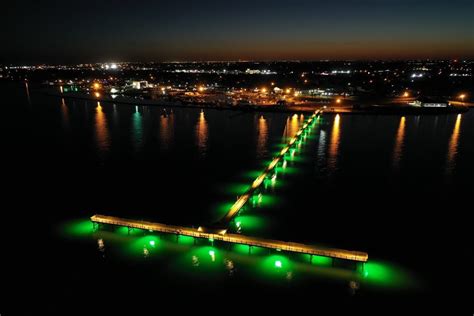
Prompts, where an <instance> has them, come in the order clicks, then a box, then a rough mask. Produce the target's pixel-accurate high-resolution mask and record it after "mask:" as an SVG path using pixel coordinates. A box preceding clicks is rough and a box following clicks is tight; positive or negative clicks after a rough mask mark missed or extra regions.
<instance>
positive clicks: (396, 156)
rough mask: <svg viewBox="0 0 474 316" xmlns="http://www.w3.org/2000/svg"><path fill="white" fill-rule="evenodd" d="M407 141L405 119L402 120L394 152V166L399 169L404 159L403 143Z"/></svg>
mask: <svg viewBox="0 0 474 316" xmlns="http://www.w3.org/2000/svg"><path fill="white" fill-rule="evenodd" d="M404 139H405V117H404V116H402V118H401V119H400V125H399V126H398V131H397V138H396V139H395V148H394V150H393V165H394V166H395V167H398V165H399V163H400V159H401V158H402V150H403V141H404Z"/></svg>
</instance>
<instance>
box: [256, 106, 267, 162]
mask: <svg viewBox="0 0 474 316" xmlns="http://www.w3.org/2000/svg"><path fill="white" fill-rule="evenodd" d="M257 133H258V136H257V158H263V157H266V155H267V141H268V123H267V120H266V119H265V117H264V116H263V115H261V116H260V118H259V119H258V129H257Z"/></svg>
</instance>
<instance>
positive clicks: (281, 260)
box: [260, 254, 293, 277]
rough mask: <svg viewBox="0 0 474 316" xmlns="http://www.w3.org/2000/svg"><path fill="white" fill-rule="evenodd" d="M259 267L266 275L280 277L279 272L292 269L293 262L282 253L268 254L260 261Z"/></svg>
mask: <svg viewBox="0 0 474 316" xmlns="http://www.w3.org/2000/svg"><path fill="white" fill-rule="evenodd" d="M260 269H261V271H262V273H263V274H266V275H267V276H270V277H271V276H276V277H281V273H286V272H289V271H291V270H292V269H293V264H292V263H291V261H290V260H288V258H287V257H286V256H284V255H281V254H278V255H270V256H267V257H265V258H263V260H262V261H261V263H260Z"/></svg>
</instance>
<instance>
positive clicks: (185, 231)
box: [91, 215, 368, 262]
mask: <svg viewBox="0 0 474 316" xmlns="http://www.w3.org/2000/svg"><path fill="white" fill-rule="evenodd" d="M91 221H92V222H93V223H95V224H107V225H114V226H123V227H128V228H129V229H130V228H137V229H143V230H147V231H152V232H162V233H168V234H176V235H182V236H190V237H195V238H204V239H209V240H220V241H224V242H228V243H234V244H242V245H248V246H256V247H264V248H269V249H276V250H279V251H287V252H295V253H303V254H309V255H316V256H324V257H330V258H335V259H344V260H350V261H357V262H366V261H367V259H368V254H367V253H365V252H358V251H349V250H342V249H332V248H323V247H316V246H309V245H304V244H299V243H293V242H285V241H278V240H271V239H262V238H256V237H249V236H242V235H238V234H227V233H226V232H225V230H222V231H220V232H218V233H209V232H204V231H202V229H200V228H199V229H195V228H188V227H181V226H171V225H165V224H160V223H153V222H145V221H138V220H131V219H123V218H118V217H112V216H104V215H94V216H92V217H91Z"/></svg>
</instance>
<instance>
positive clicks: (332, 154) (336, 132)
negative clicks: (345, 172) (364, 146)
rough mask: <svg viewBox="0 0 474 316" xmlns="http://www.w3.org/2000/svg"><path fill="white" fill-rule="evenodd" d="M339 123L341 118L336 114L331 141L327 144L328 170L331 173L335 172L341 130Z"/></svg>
mask: <svg viewBox="0 0 474 316" xmlns="http://www.w3.org/2000/svg"><path fill="white" fill-rule="evenodd" d="M340 121H341V117H340V116H339V114H337V115H336V117H335V118H334V123H333V126H332V131H331V141H330V143H329V157H328V168H329V170H330V171H331V172H334V171H335V170H336V163H337V153H338V150H339V142H340V130H341V127H340Z"/></svg>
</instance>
